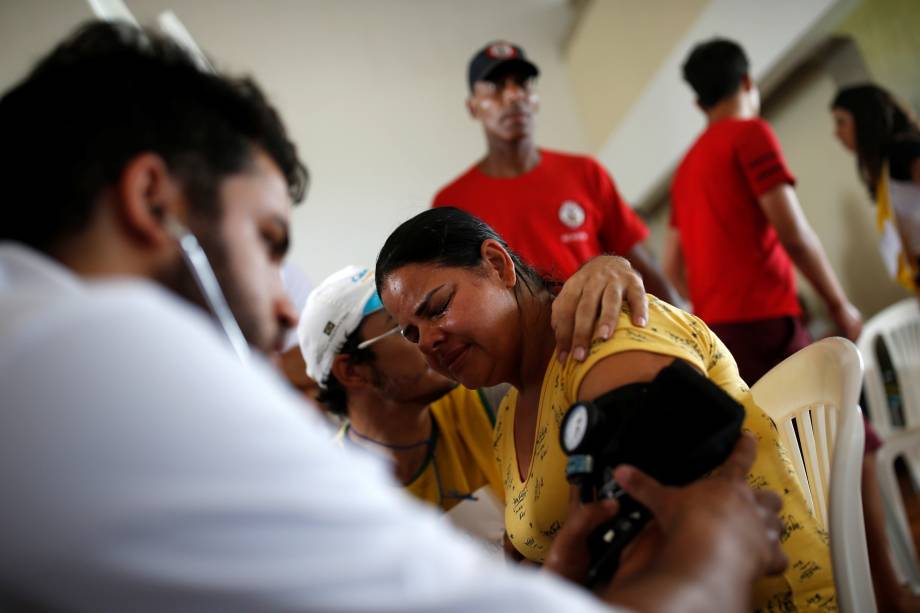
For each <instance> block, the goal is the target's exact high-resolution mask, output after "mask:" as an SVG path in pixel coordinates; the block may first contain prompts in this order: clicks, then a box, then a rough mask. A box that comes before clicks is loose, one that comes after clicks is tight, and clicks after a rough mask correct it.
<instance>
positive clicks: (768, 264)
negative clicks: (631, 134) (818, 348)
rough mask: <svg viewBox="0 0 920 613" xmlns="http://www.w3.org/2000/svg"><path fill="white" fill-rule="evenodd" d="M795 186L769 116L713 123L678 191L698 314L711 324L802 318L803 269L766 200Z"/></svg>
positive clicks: (675, 207)
mask: <svg viewBox="0 0 920 613" xmlns="http://www.w3.org/2000/svg"><path fill="white" fill-rule="evenodd" d="M782 183H788V184H790V185H795V177H793V176H792V173H791V172H790V171H789V168H788V167H787V166H786V161H785V160H784V159H783V152H782V150H781V149H780V145H779V141H778V140H777V138H776V135H775V134H774V133H773V130H771V129H770V126H769V124H767V122H766V121H764V120H762V119H746V120H739V119H725V120H722V121H717V122H715V123H713V124H712V125H710V126H709V127H708V128H707V129H706V131H705V132H703V134H702V135H701V136H700V137H699V138H698V139H697V141H696V143H694V144H693V146H692V147H691V148H690V151H689V152H688V153H687V155H686V156H685V157H684V160H683V161H682V162H681V164H680V166H679V167H678V169H677V173H676V174H675V176H674V182H673V184H672V186H671V226H672V227H674V228H676V229H677V230H678V232H679V233H680V243H681V251H682V253H683V256H684V262H685V263H686V268H687V285H688V287H689V290H690V301H691V302H692V303H693V310H694V311H695V312H696V314H697V315H698V316H699V317H700V319H702V320H703V321H705V322H706V323H728V322H743V321H751V320H755V319H768V318H772V317H782V316H786V315H791V316H798V315H800V313H801V307H800V306H799V301H798V298H797V296H796V283H795V270H794V269H793V267H792V261H791V260H790V259H789V255H788V254H787V253H786V250H785V249H783V246H782V244H781V243H780V242H779V237H777V235H776V231H775V230H774V229H773V226H772V225H770V222H769V220H767V217H766V215H765V214H764V212H763V209H761V207H760V204H759V202H758V198H759V197H760V196H762V195H763V194H765V193H766V192H768V191H770V190H771V189H773V188H774V187H776V186H777V185H780V184H782Z"/></svg>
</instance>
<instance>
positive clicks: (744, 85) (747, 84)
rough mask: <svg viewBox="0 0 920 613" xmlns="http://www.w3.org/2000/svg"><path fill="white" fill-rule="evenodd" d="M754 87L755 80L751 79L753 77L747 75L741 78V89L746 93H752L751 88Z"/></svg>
mask: <svg viewBox="0 0 920 613" xmlns="http://www.w3.org/2000/svg"><path fill="white" fill-rule="evenodd" d="M752 87H754V80H753V79H751V75H749V74H746V75H744V76H743V77H741V89H743V90H744V91H746V92H749V91H751V88H752Z"/></svg>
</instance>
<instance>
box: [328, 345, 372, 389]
mask: <svg viewBox="0 0 920 613" xmlns="http://www.w3.org/2000/svg"><path fill="white" fill-rule="evenodd" d="M330 372H331V373H332V374H333V375H334V376H335V378H336V379H338V381H339V383H341V384H342V387H344V388H345V389H355V388H362V387H367V386H368V385H370V384H371V381H370V378H369V377H368V373H367V369H366V368H365V367H363V366H361V365H358V364H355V363H353V362H352V360H351V356H348V355H345V354H344V353H340V354H338V355H337V356H335V357H334V358H332V370H331V371H330Z"/></svg>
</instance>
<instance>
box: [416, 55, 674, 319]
mask: <svg viewBox="0 0 920 613" xmlns="http://www.w3.org/2000/svg"><path fill="white" fill-rule="evenodd" d="M538 74H539V70H538V68H537V67H536V66H535V65H534V64H533V63H531V62H530V61H529V60H528V59H527V57H526V56H525V54H524V50H523V49H521V48H520V47H518V46H516V45H512V44H511V43H507V42H501V41H499V42H494V43H491V44H489V45H487V46H486V47H484V48H483V49H481V50H480V51H479V52H478V53H476V55H475V56H473V59H472V60H471V61H470V64H469V75H468V79H469V87H470V96H469V98H468V99H467V108H468V109H469V112H470V115H471V116H472V117H473V118H474V119H476V120H477V121H479V122H480V123H481V124H482V127H483V130H484V132H485V136H486V144H487V146H488V150H487V152H486V154H485V156H484V157H483V158H482V159H481V160H479V161H478V162H476V164H474V165H473V167H472V168H470V169H469V170H467V171H466V172H465V173H464V174H463V175H461V176H460V177H458V178H457V179H455V180H454V181H453V182H451V183H450V184H449V185H447V186H446V187H444V188H443V189H442V190H441V191H440V192H439V193H438V194H437V195H436V196H435V199H434V203H433V206H455V207H457V208H460V209H463V210H465V211H468V212H470V213H472V214H474V215H476V216H477V217H479V218H480V219H482V220H484V221H485V222H486V223H488V224H489V225H490V226H492V227H493V228H494V229H495V230H497V231H498V233H499V234H501V235H502V237H504V238H505V240H507V241H508V243H509V245H510V246H511V248H512V249H514V250H515V251H517V252H518V253H519V254H521V255H522V256H523V257H524V259H525V260H527V261H528V262H529V263H531V264H533V265H534V266H535V267H536V268H537V270H539V271H540V272H541V274H543V275H545V276H548V277H551V278H554V279H558V280H562V281H564V280H565V279H567V278H568V277H569V276H571V275H572V273H574V272H575V271H576V270H578V267H579V266H581V264H583V263H584V262H586V261H588V260H589V259H591V258H592V257H594V256H596V255H600V254H602V253H616V254H618V255H622V256H625V257H626V258H627V259H628V260H629V261H630V262H631V263H632V265H633V266H634V267H635V268H636V270H638V271H639V273H640V274H642V276H643V279H644V281H645V286H646V289H647V290H648V291H649V292H650V293H652V294H655V295H656V296H658V297H659V298H662V299H663V300H667V301H668V302H673V301H675V300H678V299H679V296H678V294H677V292H675V291H674V290H673V288H672V287H671V286H670V284H669V283H668V281H667V280H666V279H665V277H664V275H663V274H662V273H661V271H660V270H659V268H658V267H657V265H656V264H655V263H654V261H653V259H652V257H651V256H650V254H649V253H648V251H646V249H645V248H644V247H643V246H642V242H643V241H644V240H645V238H646V237H647V236H648V229H647V228H646V227H645V224H643V223H642V220H641V219H639V216H638V215H636V213H635V212H634V211H633V210H632V208H631V207H630V206H629V205H627V204H626V202H624V200H623V199H622V198H621V197H620V195H619V193H618V192H617V189H616V186H615V185H614V183H613V180H612V179H611V178H610V175H609V174H608V173H607V171H606V170H605V169H604V168H603V167H602V166H601V165H600V164H599V163H598V162H597V161H595V160H594V159H592V158H589V157H586V156H581V155H573V154H568V153H558V152H555V151H549V150H546V149H541V148H538V147H537V145H536V144H535V142H534V137H533V133H534V116H535V115H536V113H537V110H538V109H539V97H538V95H537V93H536V91H535V88H534V85H535V78H536V77H537V75H538Z"/></svg>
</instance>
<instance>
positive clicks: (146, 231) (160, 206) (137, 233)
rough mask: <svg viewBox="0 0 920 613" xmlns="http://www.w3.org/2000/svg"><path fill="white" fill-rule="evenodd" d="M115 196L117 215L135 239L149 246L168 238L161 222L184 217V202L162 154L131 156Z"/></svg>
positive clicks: (159, 244) (123, 170) (177, 184)
mask: <svg viewBox="0 0 920 613" xmlns="http://www.w3.org/2000/svg"><path fill="white" fill-rule="evenodd" d="M116 195H117V207H118V215H117V217H118V219H119V221H120V222H121V223H123V224H124V225H125V226H126V229H127V231H128V233H129V234H130V235H131V236H132V237H134V239H135V240H137V241H139V242H141V243H143V244H145V245H148V246H151V247H159V246H162V245H165V244H168V243H170V242H171V241H172V237H171V236H170V234H169V233H168V232H167V231H166V227H165V223H164V221H165V219H166V218H167V217H168V216H174V217H179V218H180V219H182V218H184V217H185V202H184V198H183V195H182V190H181V189H180V186H179V182H178V181H177V180H176V179H175V178H174V177H173V175H172V174H171V173H170V172H169V168H168V167H167V165H166V161H165V160H163V158H162V157H160V156H159V155H157V154H155V153H149V152H148V153H141V154H139V155H137V156H135V157H133V158H131V160H129V161H128V163H127V164H125V167H124V168H123V169H122V171H121V175H120V176H119V178H118V183H117V184H116Z"/></svg>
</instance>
